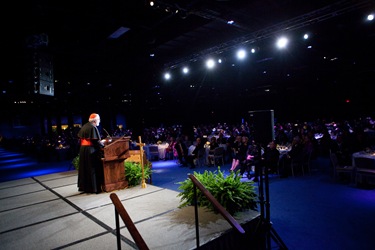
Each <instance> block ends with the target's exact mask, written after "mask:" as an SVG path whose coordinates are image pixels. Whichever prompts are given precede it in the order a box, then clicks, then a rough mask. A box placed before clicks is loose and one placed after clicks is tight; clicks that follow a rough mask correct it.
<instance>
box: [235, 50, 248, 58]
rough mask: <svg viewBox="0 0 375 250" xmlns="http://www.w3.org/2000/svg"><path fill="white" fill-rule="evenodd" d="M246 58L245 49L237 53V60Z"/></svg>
mask: <svg viewBox="0 0 375 250" xmlns="http://www.w3.org/2000/svg"><path fill="white" fill-rule="evenodd" d="M245 57H246V51H245V50H244V49H240V50H239V51H237V58H238V59H241V60H242V59H244V58H245Z"/></svg>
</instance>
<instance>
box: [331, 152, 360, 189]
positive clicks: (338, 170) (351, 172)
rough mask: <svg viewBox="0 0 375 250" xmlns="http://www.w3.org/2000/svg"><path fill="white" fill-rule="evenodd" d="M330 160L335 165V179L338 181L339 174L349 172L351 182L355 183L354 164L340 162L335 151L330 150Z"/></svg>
mask: <svg viewBox="0 0 375 250" xmlns="http://www.w3.org/2000/svg"><path fill="white" fill-rule="evenodd" d="M329 155H330V160H331V163H332V167H333V180H334V181H337V178H338V175H339V174H340V173H344V174H349V175H350V183H353V179H354V171H355V168H354V166H342V165H340V164H339V161H338V158H337V155H336V154H335V153H333V152H330V154H329Z"/></svg>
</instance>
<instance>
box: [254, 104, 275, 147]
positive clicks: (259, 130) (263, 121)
mask: <svg viewBox="0 0 375 250" xmlns="http://www.w3.org/2000/svg"><path fill="white" fill-rule="evenodd" d="M249 115H250V123H249V124H250V125H252V129H253V130H252V131H253V135H254V140H255V142H257V143H260V144H261V145H262V146H264V147H265V146H266V145H267V144H268V143H269V142H270V141H272V140H275V130H274V112H273V110H255V111H249Z"/></svg>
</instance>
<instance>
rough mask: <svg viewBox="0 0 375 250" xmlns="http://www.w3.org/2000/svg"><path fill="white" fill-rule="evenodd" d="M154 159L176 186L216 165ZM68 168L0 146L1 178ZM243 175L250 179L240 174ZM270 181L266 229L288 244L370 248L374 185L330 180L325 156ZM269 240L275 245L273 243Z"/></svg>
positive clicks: (157, 178) (166, 182) (160, 178)
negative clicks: (306, 171) (302, 171)
mask: <svg viewBox="0 0 375 250" xmlns="http://www.w3.org/2000/svg"><path fill="white" fill-rule="evenodd" d="M152 164H153V170H154V172H153V177H152V184H153V185H155V186H158V187H162V188H166V189H171V190H175V191H179V190H178V187H179V184H178V182H180V181H183V180H185V179H186V178H188V174H189V173H193V171H197V172H202V171H206V170H207V171H217V169H216V168H213V167H206V166H205V167H199V168H196V169H193V170H192V169H189V168H186V167H180V166H178V165H177V164H176V161H175V160H168V161H153V162H152ZM229 168H230V166H229V163H227V164H225V165H224V166H221V167H220V170H221V171H224V172H225V173H229ZM69 169H71V165H70V161H60V162H47V163H42V164H40V163H38V162H36V161H35V160H33V159H32V158H23V156H22V155H20V154H17V153H12V152H8V151H6V150H4V149H0V174H1V175H0V182H5V181H8V180H15V179H22V178H27V177H31V176H39V175H44V174H48V173H53V172H64V171H68V170H69ZM243 181H248V180H247V178H243ZM254 185H258V184H257V183H254ZM268 185H269V206H270V218H271V223H272V227H271V228H272V229H271V230H270V234H271V235H278V236H280V238H281V239H282V241H283V242H284V243H285V245H286V246H287V247H288V249H298V250H299V249H304V250H306V249H307V250H308V249H314V250H316V249H330V250H331V249H340V250H342V249H353V250H357V249H361V250H362V249H369V250H370V249H374V246H375V237H373V235H372V234H373V228H374V227H375V216H374V212H375V188H374V187H373V186H366V187H362V186H361V187H357V186H353V185H350V184H349V183H347V182H346V181H345V180H339V181H336V182H334V181H333V180H332V178H331V175H330V162H329V160H328V158H326V157H318V158H316V159H314V160H313V162H312V173H311V174H310V175H305V176H302V175H297V176H296V177H288V178H279V177H278V176H277V175H270V178H269V183H268ZM260 205H261V204H260ZM264 206H266V205H264ZM273 246H275V248H277V244H275V243H273ZM249 249H251V247H249Z"/></svg>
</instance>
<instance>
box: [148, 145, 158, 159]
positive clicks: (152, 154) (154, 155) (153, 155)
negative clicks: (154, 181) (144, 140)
mask: <svg viewBox="0 0 375 250" xmlns="http://www.w3.org/2000/svg"><path fill="white" fill-rule="evenodd" d="M147 153H148V155H147V158H148V160H149V161H151V160H153V159H156V160H159V148H158V146H156V145H149V146H148V150H147Z"/></svg>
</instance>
